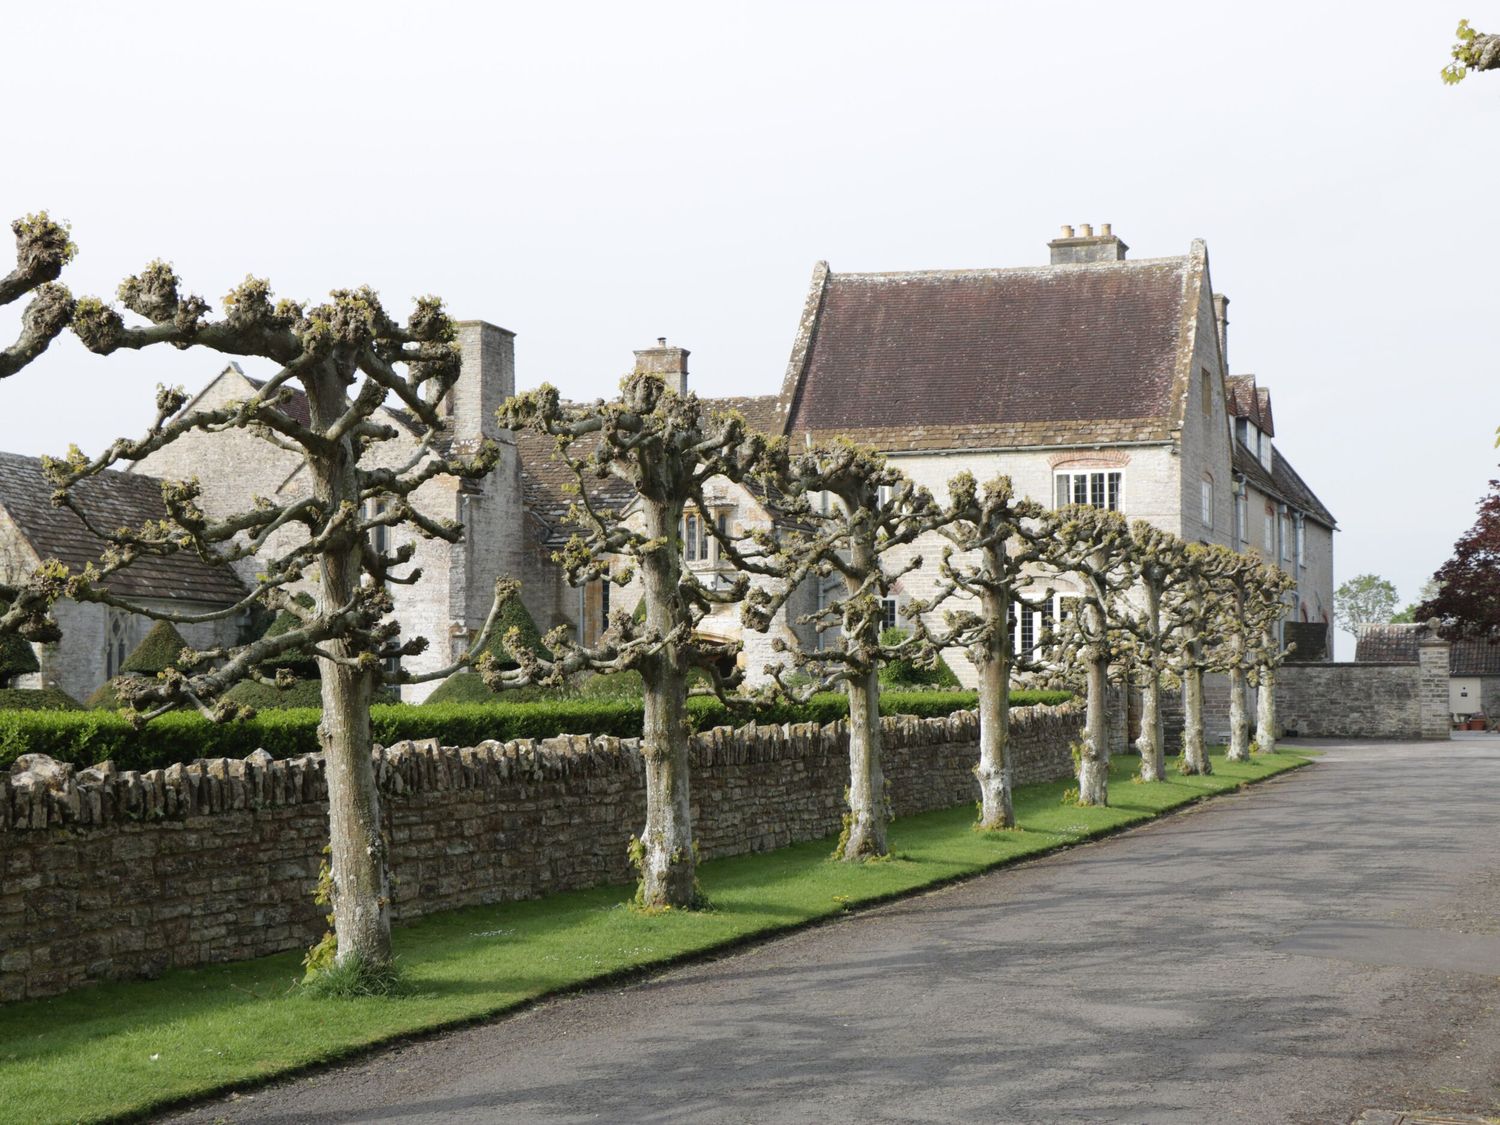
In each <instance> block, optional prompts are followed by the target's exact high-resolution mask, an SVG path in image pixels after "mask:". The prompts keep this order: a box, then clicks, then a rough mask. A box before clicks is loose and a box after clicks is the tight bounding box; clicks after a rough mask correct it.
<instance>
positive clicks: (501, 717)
mask: <svg viewBox="0 0 1500 1125" xmlns="http://www.w3.org/2000/svg"><path fill="white" fill-rule="evenodd" d="M1070 698H1072V696H1071V694H1070V693H1068V692H1065V691H1063V692H1021V691H1017V692H1012V693H1011V703H1012V705H1013V706H1018V707H1022V706H1026V705H1028V704H1034V703H1052V704H1055V703H1062V702H1065V701H1067V700H1068V699H1070ZM880 703H881V711H882V712H883V713H884V714H887V715H897V714H903V715H918V716H921V717H923V718H932V717H936V716H940V715H947V714H951V713H952V712H954V711H959V710H964V709H967V708H971V707H973V706H974V704H975V695H974V693H973V692H951V691H943V692H888V693H885V694H884V695H883V696H882V698H881V701H880ZM688 713H689V715H690V716H691V717H692V720H693V725H694V727H695V728H696V729H698V730H707V729H709V728H711V727H716V726H729V725H741V724H744V723H746V722H752V721H753V722H758V723H802V722H820V723H829V722H833V721H835V720H837V719H841V718H843V717H844V716H845V715H847V714H848V702H847V700H846V698H845V697H844V696H843V695H835V694H829V695H819V696H816V697H814V698H813V699H812V700H810V701H809V702H807V703H802V704H794V703H780V704H767V705H762V706H758V707H750V708H747V709H745V710H744V711H739V710H738V709H737V710H736V711H735V712H734V713H731V712H730V709H729V708H727V707H725V706H724V705H723V704H722V703H720V702H719V701H718V700H717V699H714V698H712V697H702V696H695V697H692V698H690V699H689V700H688ZM320 717H321V713H320V712H318V711H314V710H307V709H300V708H299V709H288V710H285V711H270V712H264V713H262V714H259V715H257V716H256V717H255V718H253V719H248V720H244V721H241V722H234V723H225V724H222V725H215V724H213V723H210V722H208V721H207V720H206V719H204V718H203V717H202V716H200V715H198V714H195V713H192V712H174V713H172V714H170V715H163V716H162V717H161V718H159V719H157V720H155V721H154V722H152V723H150V724H148V725H147V726H145V727H143V728H141V729H140V730H136V729H134V728H132V727H131V726H130V724H129V723H127V722H125V720H123V719H122V718H120V717H119V716H118V715H116V714H113V713H111V712H106V711H80V712H67V711H56V712H52V711H8V712H0V767H4V766H8V765H9V764H10V763H11V762H12V761H14V760H15V759H16V758H18V757H20V756H21V755H22V754H33V753H39V754H47V755H49V756H50V757H52V758H55V759H57V760H58V761H60V762H72V763H74V764H75V765H79V766H89V765H93V764H94V763H95V762H102V761H104V760H105V759H112V760H113V761H114V763H115V765H116V766H118V767H119V768H120V769H133V770H146V769H155V768H157V767H159V766H168V765H171V764H172V763H174V762H191V761H193V760H194V759H197V758H243V757H244V756H245V755H247V754H249V753H251V752H252V751H254V750H257V749H264V750H266V751H267V752H269V753H270V754H271V755H272V756H274V757H277V758H290V757H295V756H296V755H298V754H311V753H315V752H316V751H317V750H318V720H319V718H320ZM370 718H371V726H372V729H373V733H374V737H375V741H377V742H379V743H382V744H384V745H387V746H389V745H390V744H391V743H393V742H400V741H402V740H404V739H424V738H435V739H437V740H438V741H439V742H440V743H442V744H443V745H445V746H473V745H475V744H476V743H479V742H483V741H484V740H485V739H495V740H497V741H505V740H508V739H513V738H551V737H553V736H554V735H559V734H611V735H615V736H617V737H620V738H635V737H638V736H639V735H640V733H641V705H640V702H639V701H638V700H589V699H579V700H571V699H570V700H564V701H561V702H549V703H485V704H472V703H470V704H465V703H451V704H439V705H437V706H423V707H413V706H410V705H407V704H399V703H396V704H378V705H376V706H375V707H372V708H371V709H370Z"/></svg>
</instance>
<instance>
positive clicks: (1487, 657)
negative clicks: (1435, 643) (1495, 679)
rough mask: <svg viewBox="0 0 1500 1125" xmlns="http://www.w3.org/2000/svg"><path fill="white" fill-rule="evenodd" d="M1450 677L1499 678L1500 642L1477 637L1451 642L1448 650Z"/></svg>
mask: <svg viewBox="0 0 1500 1125" xmlns="http://www.w3.org/2000/svg"><path fill="white" fill-rule="evenodd" d="M1448 674H1449V675H1450V676H1500V640H1489V639H1488V638H1484V637H1477V638H1472V639H1468V640H1459V641H1454V642H1453V647H1452V648H1450V649H1449V650H1448Z"/></svg>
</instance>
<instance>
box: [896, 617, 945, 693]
mask: <svg viewBox="0 0 1500 1125" xmlns="http://www.w3.org/2000/svg"><path fill="white" fill-rule="evenodd" d="M910 635H911V634H910V633H908V632H907V630H905V629H902V628H899V627H893V628H890V629H886V630H884V631H883V632H882V633H881V634H880V643H881V644H883V645H898V644H900V643H901V642H902V641H904V640H906V638H907V637H909V636H910ZM880 684H881V686H882V687H896V686H901V687H906V686H911V687H922V688H926V687H938V688H956V687H958V677H957V676H956V675H954V674H953V669H952V668H950V667H948V664H947V662H946V661H945V660H944V659H943V658H942V657H941V656H939V657H938V659H937V663H936V664H935V665H933V666H932V667H931V668H924V667H923V666H922V665H920V664H917V663H916V662H915V661H912V660H892V661H891V662H890V663H889V664H887V665H885V667H883V668H881V669H880Z"/></svg>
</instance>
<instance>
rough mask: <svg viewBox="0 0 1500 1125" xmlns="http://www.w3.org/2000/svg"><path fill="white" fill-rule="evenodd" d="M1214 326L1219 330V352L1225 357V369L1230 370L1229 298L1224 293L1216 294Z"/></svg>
mask: <svg viewBox="0 0 1500 1125" xmlns="http://www.w3.org/2000/svg"><path fill="white" fill-rule="evenodd" d="M1214 326H1215V327H1216V328H1218V330H1219V354H1220V355H1221V356H1223V357H1224V370H1225V371H1228V370H1229V298H1228V297H1226V296H1224V294H1222V293H1215V294H1214Z"/></svg>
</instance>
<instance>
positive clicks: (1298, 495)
mask: <svg viewBox="0 0 1500 1125" xmlns="http://www.w3.org/2000/svg"><path fill="white" fill-rule="evenodd" d="M1230 444H1231V445H1232V446H1233V447H1234V471H1235V472H1236V473H1239V474H1240V475H1241V476H1243V477H1244V478H1245V479H1246V480H1248V481H1249V482H1250V483H1251V484H1253V485H1255V487H1256V488H1258V489H1259V490H1260V491H1262V492H1264V493H1266V494H1267V495H1268V496H1274V497H1275V498H1276V499H1278V500H1282V501H1285V502H1286V503H1287V504H1290V505H1291V506H1292V507H1293V508H1296V509H1298V510H1299V511H1302V512H1305V513H1307V515H1308V516H1310V517H1311V518H1313V519H1315V520H1317V521H1318V522H1319V523H1321V524H1323V525H1324V526H1325V527H1328V528H1330V529H1336V528H1337V527H1338V521H1337V520H1336V519H1334V518H1333V513H1332V512H1330V511H1329V510H1328V509H1327V508H1326V507H1324V506H1323V501H1321V500H1319V499H1318V497H1317V496H1316V495H1315V494H1314V492H1313V490H1312V489H1310V488H1308V487H1307V482H1306V481H1304V480H1303V479H1302V477H1301V476H1300V475H1298V473H1297V470H1296V469H1294V468H1292V464H1291V462H1290V461H1288V460H1287V459H1286V458H1285V457H1283V456H1282V455H1281V451H1280V450H1279V449H1274V448H1273V449H1272V451H1271V471H1270V472H1267V471H1266V467H1265V466H1264V465H1262V464H1261V463H1260V458H1258V457H1256V456H1255V454H1253V453H1251V452H1250V451H1249V450H1248V449H1246V448H1245V447H1244V446H1243V445H1241V444H1240V442H1239V439H1237V438H1235V439H1232V440H1231V442H1230Z"/></svg>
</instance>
